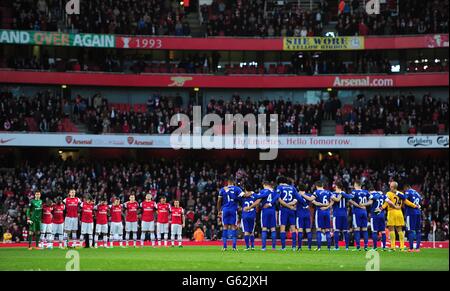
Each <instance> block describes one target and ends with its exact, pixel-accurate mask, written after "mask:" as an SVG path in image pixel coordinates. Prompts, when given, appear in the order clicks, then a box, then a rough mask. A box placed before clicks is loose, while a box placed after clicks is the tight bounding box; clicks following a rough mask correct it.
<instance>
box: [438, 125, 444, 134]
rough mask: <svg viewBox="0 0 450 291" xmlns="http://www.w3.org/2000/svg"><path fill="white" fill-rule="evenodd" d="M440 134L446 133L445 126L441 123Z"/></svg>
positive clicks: (439, 126)
mask: <svg viewBox="0 0 450 291" xmlns="http://www.w3.org/2000/svg"><path fill="white" fill-rule="evenodd" d="M438 133H439V134H443V133H445V124H443V123H440V124H439V125H438Z"/></svg>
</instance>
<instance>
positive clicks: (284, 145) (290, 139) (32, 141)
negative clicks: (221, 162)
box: [0, 133, 449, 149]
mask: <svg viewBox="0 0 450 291" xmlns="http://www.w3.org/2000/svg"><path fill="white" fill-rule="evenodd" d="M229 138H231V141H232V147H231V148H230V149H233V148H239V149H243V148H244V149H245V148H255V145H264V146H267V147H270V146H276V147H278V148H279V149H408V148H411V149H413V148H448V147H449V143H448V141H449V136H448V135H434V136H421V135H416V136H401V135H400V136H304V135H282V136H278V137H270V138H266V137H258V136H256V137H229ZM188 139H190V140H192V139H194V138H193V137H189V136H188ZM227 140H230V139H227ZM187 144H188V145H189V143H187ZM0 146H1V147H60V148H64V147H70V148H76V147H79V148H89V147H92V148H165V149H170V148H176V146H179V147H180V144H177V145H176V146H174V144H173V141H172V143H171V136H170V135H114V134H110V135H92V134H71V135H67V134H39V133H36V134H26V133H1V134H0ZM183 146H184V144H183ZM183 148H185V147H183ZM188 148H194V147H189V146H188ZM195 148H196V149H197V148H198V147H195Z"/></svg>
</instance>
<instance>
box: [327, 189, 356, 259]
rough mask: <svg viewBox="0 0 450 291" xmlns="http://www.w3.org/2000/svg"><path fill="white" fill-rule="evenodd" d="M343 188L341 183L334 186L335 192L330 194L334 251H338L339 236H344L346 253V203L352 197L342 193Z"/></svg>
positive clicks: (347, 238)
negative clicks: (341, 234)
mask: <svg viewBox="0 0 450 291" xmlns="http://www.w3.org/2000/svg"><path fill="white" fill-rule="evenodd" d="M343 189H344V186H343V185H342V183H341V182H337V183H336V185H335V191H334V192H333V193H332V194H331V199H332V200H333V201H334V203H333V226H334V250H337V251H338V250H339V235H340V233H341V232H342V233H343V235H344V241H345V249H346V250H347V251H348V248H349V244H350V236H349V233H348V213H347V202H348V201H349V200H350V199H353V196H352V195H350V194H347V193H345V192H344V191H343Z"/></svg>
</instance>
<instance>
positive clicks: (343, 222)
mask: <svg viewBox="0 0 450 291" xmlns="http://www.w3.org/2000/svg"><path fill="white" fill-rule="evenodd" d="M333 227H334V229H337V230H348V218H347V216H334V217H333Z"/></svg>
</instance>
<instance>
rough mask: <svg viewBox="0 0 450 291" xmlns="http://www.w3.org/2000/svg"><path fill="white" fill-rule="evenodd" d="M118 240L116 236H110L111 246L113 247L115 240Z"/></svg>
mask: <svg viewBox="0 0 450 291" xmlns="http://www.w3.org/2000/svg"><path fill="white" fill-rule="evenodd" d="M115 240H116V238H115V237H114V236H112V235H110V236H109V246H110V247H113V246H114V241H115Z"/></svg>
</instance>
